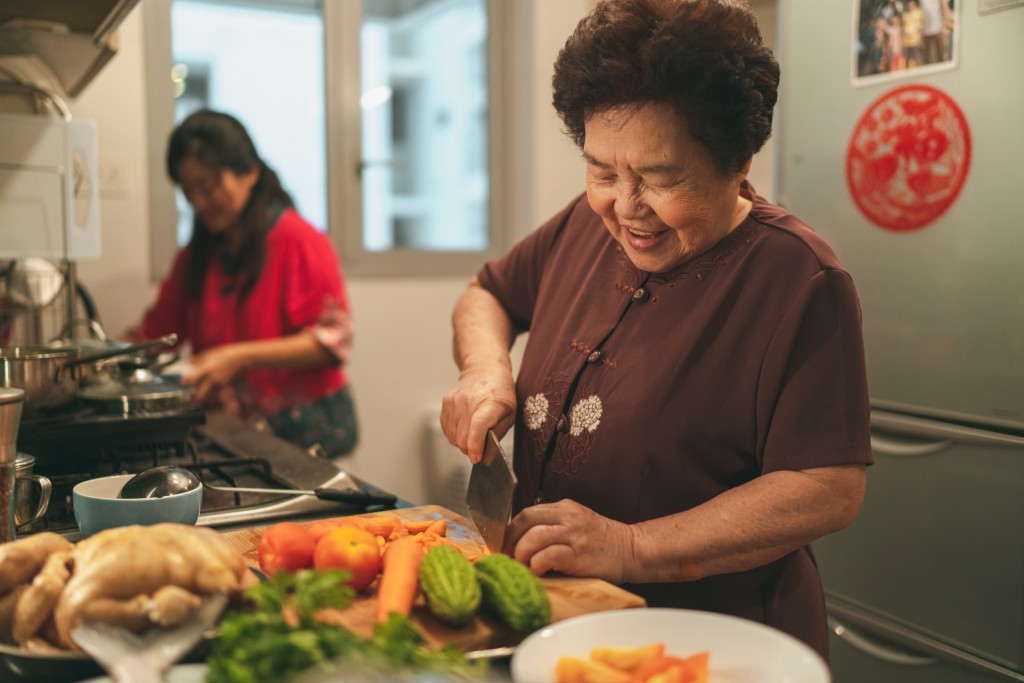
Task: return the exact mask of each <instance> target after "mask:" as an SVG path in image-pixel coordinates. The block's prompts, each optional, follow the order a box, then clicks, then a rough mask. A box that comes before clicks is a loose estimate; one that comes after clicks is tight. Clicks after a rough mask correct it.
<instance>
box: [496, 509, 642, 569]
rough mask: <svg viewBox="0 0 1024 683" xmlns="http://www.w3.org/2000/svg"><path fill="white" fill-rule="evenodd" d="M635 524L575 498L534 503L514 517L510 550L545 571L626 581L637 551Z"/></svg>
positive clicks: (507, 545) (508, 542)
mask: <svg viewBox="0 0 1024 683" xmlns="http://www.w3.org/2000/svg"><path fill="white" fill-rule="evenodd" d="M633 543H634V539H633V531H632V527H630V526H629V525H628V524H623V523H622V522H616V521H614V520H611V519H608V518H607V517H602V516H601V515H599V514H597V513H596V512H594V511H593V510H591V509H590V508H587V507H584V506H582V505H580V504H579V503H577V502H575V501H572V500H560V501H558V502H557V503H543V504H540V505H534V506H532V507H528V508H526V509H525V510H523V511H522V512H520V513H519V514H518V515H516V516H515V518H514V519H513V520H512V523H511V524H510V525H509V528H508V533H507V534H506V536H505V552H507V553H509V554H510V555H512V556H513V557H515V558H516V559H517V560H519V561H520V562H522V563H523V564H525V565H527V566H528V567H529V568H530V570H531V571H533V573H534V574H536V575H537V576H540V575H542V574H544V573H546V572H549V571H555V572H560V573H562V574H567V575H569V576H588V577H596V578H599V579H604V580H605V581H608V582H610V583H615V584H618V583H622V582H623V581H624V578H625V576H626V571H627V567H628V565H629V563H630V561H631V558H632V556H633Z"/></svg>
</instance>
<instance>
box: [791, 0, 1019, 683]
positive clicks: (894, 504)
mask: <svg viewBox="0 0 1024 683" xmlns="http://www.w3.org/2000/svg"><path fill="white" fill-rule="evenodd" d="M954 2H955V4H953V3H947V5H946V10H948V12H947V13H946V15H945V16H944V18H943V24H944V28H943V30H944V32H945V38H946V40H945V45H944V46H943V48H944V49H945V52H944V53H942V54H941V55H940V56H939V57H938V58H936V57H935V56H934V55H933V56H932V57H930V58H926V57H925V56H924V55H923V51H922V50H921V44H917V45H915V44H914V40H913V39H914V36H915V35H917V36H918V37H919V38H920V36H921V33H920V32H918V33H917V34H914V33H911V32H908V29H907V27H906V26H905V25H903V26H902V30H903V33H902V35H899V36H897V35H894V32H895V31H896V24H895V23H893V22H892V21H891V19H890V18H889V17H888V16H886V15H888V14H892V13H893V12H894V11H896V12H901V11H906V10H908V9H919V8H921V9H923V8H924V6H925V5H931V3H930V2H929V1H928V0H923V1H921V2H914V3H911V2H910V0H899V1H897V2H893V1H889V2H887V1H886V0H778V17H777V24H778V26H779V35H778V41H777V52H778V56H779V59H780V62H781V63H782V85H781V91H780V104H779V112H778V118H777V126H776V134H777V138H778V139H777V163H778V169H777V170H778V174H777V177H778V196H777V200H778V201H779V203H781V204H782V205H784V206H786V207H787V208H788V209H789V210H790V211H791V212H792V213H794V214H796V215H798V216H800V217H801V218H803V219H804V220H805V221H807V222H808V223H809V224H810V225H811V226H812V227H813V228H814V229H815V230H817V231H818V232H820V233H821V234H822V235H823V236H824V237H825V238H826V239H827V240H828V241H829V242H830V243H831V244H832V245H833V247H834V248H835V250H836V252H837V254H838V255H839V258H840V260H841V261H842V262H843V264H844V266H846V268H847V269H848V270H849V271H850V273H851V274H852V276H853V278H854V281H855V283H856V285H857V289H858V292H859V294H860V298H861V306H862V313H863V321H864V334H865V346H866V352H867V361H868V380H869V388H870V391H871V395H872V431H873V445H874V453H875V461H876V462H875V465H874V466H873V467H871V468H869V470H868V489H867V495H866V500H865V503H864V507H863V509H862V512H861V514H860V516H859V518H858V519H857V520H856V521H855V522H854V524H853V525H852V526H850V527H849V528H847V529H845V530H843V531H841V532H839V533H837V534H833V535H831V536H828V537H826V538H824V539H821V540H820V541H819V542H817V543H815V544H814V551H815V554H816V556H817V559H818V562H819V565H820V567H821V571H822V576H823V580H824V584H825V589H826V594H827V601H828V606H829V612H830V625H831V627H832V634H831V637H832V640H831V657H832V666H833V676H834V680H835V681H836V683H888V682H897V681H898V682H899V683H917V682H924V681H927V682H928V683H945V682H952V681H957V682H974V681H977V682H979V683H981V682H983V681H984V682H990V683H994V682H997V681H1024V1H1022V0H987V1H986V0H976V1H972V2H967V3H961V0H954ZM960 4H962V5H963V6H962V7H961V6H958V5H960ZM927 9H928V10H929V11H933V10H934V9H935V8H934V7H932V6H929V7H928V8H927ZM878 18H882V19H883V20H884V22H885V23H884V24H880V23H879V22H878ZM917 18H918V19H919V18H920V17H917ZM909 21H910V23H911V26H910V28H909V31H913V30H914V29H913V22H914V21H915V18H914V17H910V18H909ZM898 42H902V44H900V45H899V47H900V48H902V53H901V54H900V53H897V52H896V51H895V49H894V46H895V44H896V43H898ZM879 48H882V49H881V51H879ZM908 48H910V49H908ZM915 48H916V49H915ZM926 59H931V60H933V61H929V62H928V63H926Z"/></svg>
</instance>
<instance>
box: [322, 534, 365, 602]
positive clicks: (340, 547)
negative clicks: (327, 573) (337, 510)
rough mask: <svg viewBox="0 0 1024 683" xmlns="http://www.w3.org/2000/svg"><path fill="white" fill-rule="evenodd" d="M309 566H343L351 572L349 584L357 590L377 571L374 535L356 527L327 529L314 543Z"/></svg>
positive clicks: (329, 567) (332, 567) (326, 567)
mask: <svg viewBox="0 0 1024 683" xmlns="http://www.w3.org/2000/svg"><path fill="white" fill-rule="evenodd" d="M313 566H314V567H316V568H317V569H347V570H348V571H349V573H350V574H352V579H351V580H350V581H349V582H348V583H349V585H350V586H352V588H354V589H355V590H357V591H361V590H363V589H364V588H366V587H367V586H369V585H370V584H371V583H373V580H374V579H376V578H377V573H378V572H379V571H380V546H379V545H378V544H377V537H376V536H374V535H373V534H371V533H370V532H369V531H366V530H365V529H360V528H357V527H341V528H338V529H334V530H333V531H329V532H327V533H326V534H325V535H324V536H323V537H322V538H321V539H320V540H319V541H318V542H317V544H316V550H315V551H314V552H313Z"/></svg>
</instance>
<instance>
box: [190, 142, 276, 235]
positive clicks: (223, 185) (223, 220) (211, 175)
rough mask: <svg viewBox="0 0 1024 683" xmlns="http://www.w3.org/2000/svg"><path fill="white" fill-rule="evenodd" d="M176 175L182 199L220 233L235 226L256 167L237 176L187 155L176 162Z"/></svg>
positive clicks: (250, 190) (255, 177)
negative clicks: (182, 194)
mask: <svg viewBox="0 0 1024 683" xmlns="http://www.w3.org/2000/svg"><path fill="white" fill-rule="evenodd" d="M177 178H178V182H179V184H180V186H181V191H182V192H183V193H184V194H185V199H187V200H188V203H189V204H191V205H192V208H193V209H195V211H196V215H197V216H199V219H200V220H201V221H202V222H203V224H204V225H205V226H206V228H207V229H208V230H209V231H210V232H211V233H213V234H215V235H222V234H225V233H227V232H228V231H230V230H231V229H232V228H234V227H236V226H237V225H238V221H239V219H240V218H241V217H242V211H244V210H245V205H246V203H247V202H248V201H249V195H250V194H252V188H253V185H255V184H256V180H257V179H258V178H259V169H256V168H254V169H253V170H251V171H249V172H247V173H243V174H241V175H239V174H237V173H235V172H234V171H232V170H230V169H227V168H225V169H223V170H221V171H217V170H215V169H213V168H210V167H209V166H207V165H205V164H203V163H202V162H200V161H199V160H198V159H196V158H195V157H194V156H187V157H185V158H184V159H182V160H181V163H179V164H178V168H177Z"/></svg>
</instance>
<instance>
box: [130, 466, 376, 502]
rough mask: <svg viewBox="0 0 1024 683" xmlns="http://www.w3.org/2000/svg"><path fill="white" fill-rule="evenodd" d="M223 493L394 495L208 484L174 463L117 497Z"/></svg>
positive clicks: (343, 497) (343, 498)
mask: <svg viewBox="0 0 1024 683" xmlns="http://www.w3.org/2000/svg"><path fill="white" fill-rule="evenodd" d="M200 486H202V487H204V488H208V489H210V490H211V491H224V492H226V493H261V494H266V495H275V496H316V497H317V498H319V499H320V500H330V501H334V502H337V503H349V504H353V505H364V506H367V505H393V504H394V503H395V500H396V498H395V496H394V494H391V493H368V492H366V491H351V490H349V491H342V490H339V489H328V488H318V489H313V490H306V489H253V488H238V487H231V486H210V485H209V484H204V483H203V482H202V481H201V480H200V479H199V477H197V476H196V475H195V473H194V472H192V471H191V470H187V469H185V468H183V467H176V466H174V465H161V466H160V467H152V468H150V469H148V470H145V471H143V472H139V473H138V474H136V475H135V476H134V477H132V478H131V479H129V480H128V481H127V482H125V485H124V486H122V487H121V492H120V493H119V494H118V496H117V497H118V498H162V497H164V496H171V495H174V494H175V493H184V492H185V491H191V490H192V489H195V488H198V487H200Z"/></svg>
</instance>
